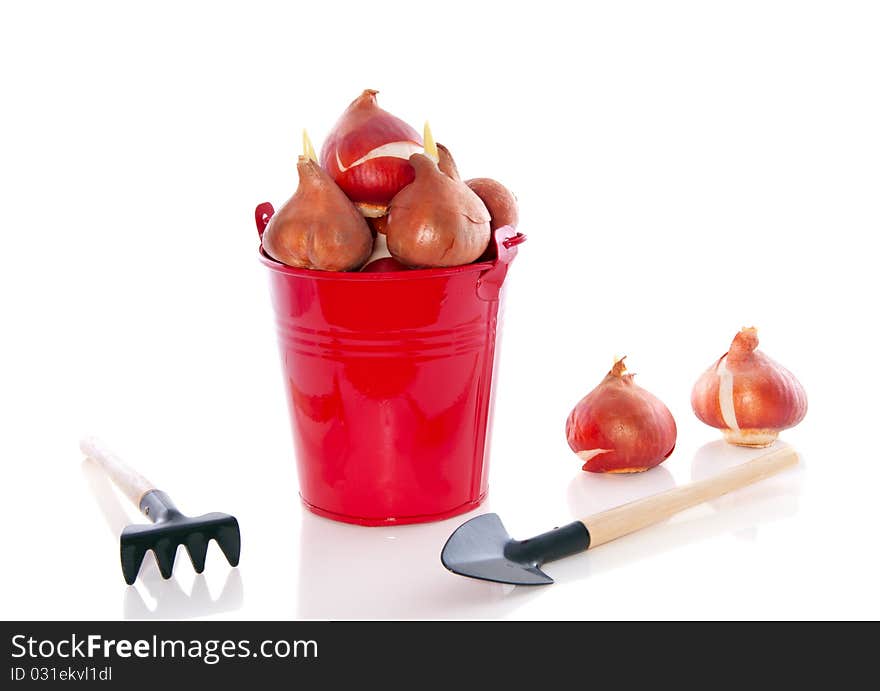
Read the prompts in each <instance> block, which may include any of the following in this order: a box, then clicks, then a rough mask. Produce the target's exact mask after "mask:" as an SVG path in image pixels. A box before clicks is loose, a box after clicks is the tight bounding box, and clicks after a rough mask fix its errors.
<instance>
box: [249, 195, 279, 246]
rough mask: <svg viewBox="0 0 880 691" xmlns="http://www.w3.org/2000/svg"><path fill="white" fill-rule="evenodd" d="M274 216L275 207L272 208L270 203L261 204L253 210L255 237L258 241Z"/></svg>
mask: <svg viewBox="0 0 880 691" xmlns="http://www.w3.org/2000/svg"><path fill="white" fill-rule="evenodd" d="M274 215H275V207H274V206H272V202H263V203H262V204H260V205H259V206H257V208H256V209H254V220H255V221H256V223H257V235H259V236H260V240H262V239H263V232H264V231H265V230H266V226H267V225H269V221H270V220H272V216H274Z"/></svg>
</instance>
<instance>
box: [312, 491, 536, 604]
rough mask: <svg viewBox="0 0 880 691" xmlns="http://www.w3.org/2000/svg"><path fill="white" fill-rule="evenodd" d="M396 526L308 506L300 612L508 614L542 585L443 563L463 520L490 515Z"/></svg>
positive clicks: (474, 514) (480, 511) (458, 517)
mask: <svg viewBox="0 0 880 691" xmlns="http://www.w3.org/2000/svg"><path fill="white" fill-rule="evenodd" d="M485 511H486V509H485V507H483V508H481V509H479V510H478V511H475V512H472V513H469V514H464V515H462V516H456V517H455V518H452V519H449V520H446V521H440V522H438V523H427V524H422V525H408V526H399V527H392V528H365V527H361V526H355V525H347V524H344V523H336V522H334V521H331V520H329V519H326V518H321V517H319V516H315V515H314V514H311V513H309V512H308V511H306V510H305V509H303V516H302V534H301V535H300V555H299V564H300V566H299V592H298V602H297V613H296V614H297V617H300V618H304V619H374V618H376V619H378V618H381V619H385V618H399V619H405V618H409V617H419V618H427V619H441V618H458V617H461V618H465V617H467V618H487V619H492V618H500V617H504V616H507V615H510V614H511V612H513V611H514V610H516V608H517V607H519V606H520V605H522V604H523V603H524V602H526V601H527V600H528V598H531V597H535V596H537V595H538V593H537V591H536V590H534V589H532V590H529V589H526V588H514V587H513V586H505V585H501V584H498V583H487V582H484V581H476V580H472V579H467V578H462V577H461V576H456V575H455V574H452V573H450V572H449V571H447V570H446V569H445V568H443V565H442V564H441V563H440V550H441V549H442V548H443V545H444V544H445V543H446V539H447V538H448V537H449V535H450V534H451V533H452V531H453V530H455V528H457V527H458V526H459V525H460V524H461V523H463V522H464V521H466V520H468V519H469V518H473V517H474V516H476V515H477V514H478V513H484V512H485Z"/></svg>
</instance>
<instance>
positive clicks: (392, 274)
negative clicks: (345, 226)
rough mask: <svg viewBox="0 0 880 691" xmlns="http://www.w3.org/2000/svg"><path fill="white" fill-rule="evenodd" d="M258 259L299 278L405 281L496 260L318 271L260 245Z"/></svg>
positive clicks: (487, 264) (480, 268)
mask: <svg viewBox="0 0 880 691" xmlns="http://www.w3.org/2000/svg"><path fill="white" fill-rule="evenodd" d="M259 252H260V261H261V262H262V263H263V264H264V265H265V266H267V267H269V268H270V269H271V270H273V271H278V272H279V273H283V274H287V275H289V276H298V277H300V278H313V279H332V280H334V281H406V280H410V279H412V280H417V279H422V278H437V277H440V276H452V275H455V274H464V273H469V272H471V271H473V272H478V273H479V272H482V271H486V270H487V269H491V268H492V267H494V266H495V265H496V264H498V260H497V259H496V260H495V261H485V262H478V263H474V264H464V265H462V266H448V267H444V268H439V269H438V268H433V269H407V270H406V271H369V272H367V271H319V270H317V269H300V268H296V267H293V266H287V265H286V264H282V263H281V262H279V261H276V260H275V259H272V258H271V257H270V256H269V255H268V254H266V252H265V251H264V250H263V248H262V247H260V248H259Z"/></svg>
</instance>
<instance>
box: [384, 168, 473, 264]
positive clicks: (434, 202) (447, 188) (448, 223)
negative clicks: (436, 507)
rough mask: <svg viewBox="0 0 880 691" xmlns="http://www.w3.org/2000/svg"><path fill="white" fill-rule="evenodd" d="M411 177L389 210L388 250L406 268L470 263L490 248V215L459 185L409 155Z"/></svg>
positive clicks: (470, 192) (471, 194)
mask: <svg viewBox="0 0 880 691" xmlns="http://www.w3.org/2000/svg"><path fill="white" fill-rule="evenodd" d="M410 163H411V164H412V166H413V168H414V169H415V171H416V179H415V180H414V181H413V183H412V184H410V185H407V186H406V187H404V188H403V189H402V190H401V191H400V192H398V193H397V195H396V196H395V197H394V199H392V200H391V205H390V208H389V211H388V221H387V223H386V225H385V235H386V237H387V238H388V251H389V252H391V256H393V257H394V258H395V259H397V260H398V261H399V262H401V263H402V264H405V265H407V266H411V267H443V266H459V265H461V264H470V263H471V262H472V261H474V260H476V259H477V258H478V257H479V256H480V255H481V254H482V253H483V252H484V250H485V249H486V247H487V246H488V245H489V238H490V230H489V221H490V217H489V212H488V210H487V209H486V206H485V204H483V202H482V201H480V198H479V197H478V196H477V195H476V194H475V193H474V192H472V191H471V189H470V188H469V187H468V186H467V185H465V184H464V183H463V182H459V181H457V180H453V179H452V178H450V177H449V176H448V175H446V174H445V173H443V172H442V171H441V170H440V168H438V167H437V163H435V162H434V160H432V159H431V158H429V157H428V156H425V155H423V154H413V156H412V157H411V158H410Z"/></svg>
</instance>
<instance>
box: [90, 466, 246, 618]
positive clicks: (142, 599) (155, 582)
mask: <svg viewBox="0 0 880 691" xmlns="http://www.w3.org/2000/svg"><path fill="white" fill-rule="evenodd" d="M82 472H83V475H84V476H85V479H86V483H87V484H88V486H89V489H90V490H91V492H92V495H93V496H94V498H95V501H96V502H97V504H98V506H99V507H100V509H101V513H102V514H103V515H104V519H105V520H106V522H107V526H108V527H109V528H110V532H111V533H112V535H113V539H114V540H115V541H116V549H117V550H118V549H119V547H118V544H119V542H118V541H119V534H120V533H121V532H122V530H123V528H125V526H127V525H129V524H130V523H132V522H133V521H132V520H131V516H130V514H129V513H128V512H127V511H126V510H125V509H124V508H123V507H122V505H121V504H120V502H119V500H118V499H117V495H116V493H115V492H114V490H113V487H112V485H111V484H110V481H109V480H108V479H107V476H106V475H105V474H104V471H103V470H101V468H100V467H99V466H98V464H97V463H95V462H94V461H92V460H91V459H88V458H87V459H85V460H84V461H83V462H82ZM107 548H108V549H110V548H111V544H110V542H109V540H108V547H107ZM215 551H216V552H219V548H216V545H212V546H210V547H209V549H208V566H206V569H207V568H212V562H217V563H216V565H213V568H216V567H220V568H222V565H221V564H220V563H219V562H220V559H213V558H212V557H216V556H217V555H216V554H215ZM182 563H183V564H185V565H187V566H188V565H189V555H188V554H187V552H186V550H185V549H183V548H178V553H177V556H176V558H175V560H174V572H173V574H172V577H171V578H170V579H168V580H167V581H166V580H165V579H163V578H162V575H161V574H160V573H159V567H158V566H157V564H156V560H155V558H154V556H153V553H152V552H148V553H147V556H146V558H145V559H144V563H143V565H142V566H141V570H140V573H139V575H138V580H137V581H136V582H135V585H133V586H126V587H125V590H124V595H123V600H122V613H123V616H124V617H125V618H126V619H188V618H191V617H201V616H206V615H209V614H221V613H223V612H231V611H234V610H236V609H239V608H240V607H241V606H242V603H243V601H244V586H243V584H242V580H241V572H240V570H239V569H237V568H231V567H229V566H228V565H226V566H227V568H228V569H229V570H228V573H227V575H226V581H225V583H224V585H223V588H222V590H221V592H220V594H219V595H218V596H217V597H216V598H214V597H212V596H211V593H210V591H209V589H208V584H207V581H206V579H205V575H204V574H195V578H194V579H193V582H192V586H191V587H190V589H189V592H187V591H186V590H184V588H183V587H182V585H181V583H180V580H179V579H180V575H179V573H178V572H179V571H180V568H181V566H180V565H181V564H182ZM121 582H122V574H121V573H120V583H121Z"/></svg>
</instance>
